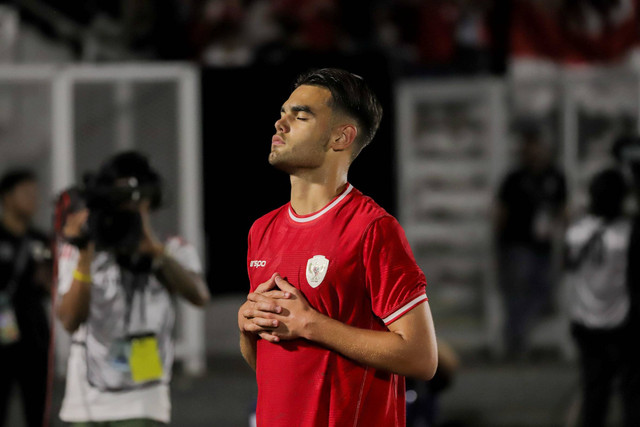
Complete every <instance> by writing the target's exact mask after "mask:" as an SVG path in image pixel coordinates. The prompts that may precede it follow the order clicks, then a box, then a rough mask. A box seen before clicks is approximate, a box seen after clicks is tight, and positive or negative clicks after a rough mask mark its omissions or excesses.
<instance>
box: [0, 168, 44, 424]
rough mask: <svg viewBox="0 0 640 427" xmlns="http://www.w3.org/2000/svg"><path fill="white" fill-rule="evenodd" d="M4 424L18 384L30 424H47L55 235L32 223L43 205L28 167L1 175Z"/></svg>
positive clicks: (0, 395) (0, 391)
mask: <svg viewBox="0 0 640 427" xmlns="http://www.w3.org/2000/svg"><path fill="white" fill-rule="evenodd" d="M0 201H1V203H2V215H1V217H0V361H2V368H0V426H4V425H5V421H6V420H5V418H6V414H7V405H8V403H9V399H10V396H11V390H12V388H13V386H14V385H15V384H17V385H19V386H20V392H21V395H22V403H23V407H24V414H25V421H26V425H27V426H29V427H36V426H38V427H39V426H41V425H42V422H43V416H44V409H45V398H46V390H47V364H48V362H47V357H48V349H49V321H48V319H47V316H46V313H45V306H44V303H45V301H46V299H47V296H48V293H49V292H50V285H51V279H50V277H51V256H50V248H49V239H48V238H47V237H46V236H45V235H44V234H43V233H42V232H40V231H38V230H36V229H34V228H33V227H32V224H31V222H32V220H33V216H34V215H35V214H36V211H37V208H38V187H37V178H36V175H35V174H34V173H33V172H32V171H30V170H28V169H16V170H12V171H10V172H7V173H6V174H5V175H4V176H3V178H2V179H1V180H0Z"/></svg>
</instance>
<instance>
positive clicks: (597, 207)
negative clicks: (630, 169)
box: [589, 168, 629, 218]
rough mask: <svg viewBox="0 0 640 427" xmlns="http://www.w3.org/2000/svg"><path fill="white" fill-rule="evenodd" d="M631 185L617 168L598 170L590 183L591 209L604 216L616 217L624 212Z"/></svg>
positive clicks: (594, 212) (595, 213)
mask: <svg viewBox="0 0 640 427" xmlns="http://www.w3.org/2000/svg"><path fill="white" fill-rule="evenodd" d="M628 191H629V187H628V185H627V183H626V181H625V179H624V176H623V175H622V173H621V172H620V171H619V170H617V169H613V168H611V169H605V170H603V171H601V172H598V173H597V174H596V175H595V176H594V177H593V178H592V179H591V182H590V183H589V197H590V211H591V213H593V214H594V215H597V216H601V217H604V218H615V217H617V216H619V215H621V214H622V211H623V204H624V199H625V197H626V196H627V194H628Z"/></svg>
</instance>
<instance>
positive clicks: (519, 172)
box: [495, 124, 567, 358]
mask: <svg viewBox="0 0 640 427" xmlns="http://www.w3.org/2000/svg"><path fill="white" fill-rule="evenodd" d="M521 134H522V145H521V151H520V164H519V165H518V166H517V167H516V168H515V169H514V170H513V171H511V172H510V173H508V174H507V176H506V177H505V178H504V180H503V182H502V184H501V185H500V188H499V191H498V195H497V196H498V197H497V201H496V212H495V213H496V215H495V232H496V238H497V250H498V254H497V255H498V267H499V282H500V288H501V291H502V293H503V297H504V306H505V308H506V310H505V311H506V319H505V324H504V341H505V347H506V354H507V356H508V357H509V358H522V357H523V356H526V352H527V351H528V346H529V342H528V341H529V335H530V332H531V329H532V327H533V326H534V323H535V322H536V321H537V320H538V319H539V317H540V316H541V314H543V313H544V312H545V310H547V309H549V307H550V302H551V301H550V299H551V295H552V287H553V286H552V284H553V283H552V281H553V280H552V252H553V251H552V249H553V241H554V237H555V235H556V234H557V231H558V226H560V225H562V223H563V221H564V219H565V215H566V212H565V204H566V196H567V195H566V184H565V178H564V175H563V173H562V172H560V171H559V170H558V169H557V168H556V167H555V166H554V165H553V163H552V162H551V150H550V147H549V146H548V144H547V142H546V141H544V140H543V139H542V135H541V133H540V130H539V129H538V128H537V127H535V125H529V124H527V125H524V127H523V128H522V131H521Z"/></svg>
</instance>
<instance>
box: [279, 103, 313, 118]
mask: <svg viewBox="0 0 640 427" xmlns="http://www.w3.org/2000/svg"><path fill="white" fill-rule="evenodd" d="M291 111H292V112H294V113H307V114H311V115H312V116H315V113H314V112H313V111H312V110H311V107H309V106H308V105H292V106H291ZM280 112H281V113H284V112H285V111H284V105H283V106H282V107H280Z"/></svg>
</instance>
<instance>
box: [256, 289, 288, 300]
mask: <svg viewBox="0 0 640 427" xmlns="http://www.w3.org/2000/svg"><path fill="white" fill-rule="evenodd" d="M262 295H264V296H265V297H268V298H273V299H287V298H291V292H284V291H268V292H264V293H262Z"/></svg>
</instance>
